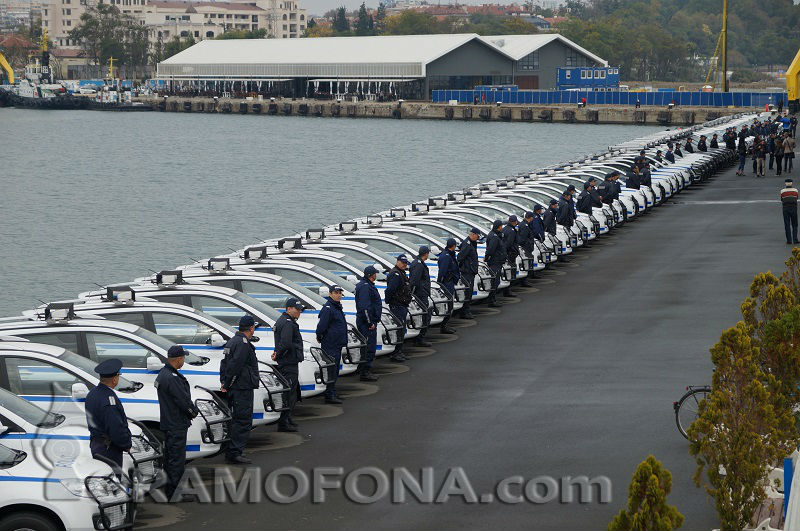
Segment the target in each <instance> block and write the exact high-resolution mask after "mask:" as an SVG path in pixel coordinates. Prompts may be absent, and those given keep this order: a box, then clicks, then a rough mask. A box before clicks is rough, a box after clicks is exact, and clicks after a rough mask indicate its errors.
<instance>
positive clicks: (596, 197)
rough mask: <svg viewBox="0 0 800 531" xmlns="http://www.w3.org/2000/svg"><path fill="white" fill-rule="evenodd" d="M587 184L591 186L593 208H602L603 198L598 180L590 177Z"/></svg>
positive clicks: (590, 193)
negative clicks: (598, 187) (598, 186)
mask: <svg viewBox="0 0 800 531" xmlns="http://www.w3.org/2000/svg"><path fill="white" fill-rule="evenodd" d="M586 183H587V184H588V185H589V195H590V196H591V198H592V207H597V208H600V207H602V206H603V196H601V195H600V193H599V192H598V191H597V179H595V178H594V177H589V179H587V181H586Z"/></svg>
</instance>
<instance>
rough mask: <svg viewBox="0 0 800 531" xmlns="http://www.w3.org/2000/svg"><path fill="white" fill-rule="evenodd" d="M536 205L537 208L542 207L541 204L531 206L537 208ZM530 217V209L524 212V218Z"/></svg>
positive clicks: (531, 215)
mask: <svg viewBox="0 0 800 531" xmlns="http://www.w3.org/2000/svg"><path fill="white" fill-rule="evenodd" d="M537 207H538V208H542V207H541V205H533V208H537ZM532 217H533V212H531V211H530V210H528V211H527V212H525V219H527V218H532Z"/></svg>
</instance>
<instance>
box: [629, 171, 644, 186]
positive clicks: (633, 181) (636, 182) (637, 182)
mask: <svg viewBox="0 0 800 531" xmlns="http://www.w3.org/2000/svg"><path fill="white" fill-rule="evenodd" d="M625 178H626V179H627V181H626V182H625V186H627V187H628V188H633V189H634V190H639V189H640V188H641V187H642V177H641V175H639V174H637V173H636V172H630V173H628V174H626V175H625Z"/></svg>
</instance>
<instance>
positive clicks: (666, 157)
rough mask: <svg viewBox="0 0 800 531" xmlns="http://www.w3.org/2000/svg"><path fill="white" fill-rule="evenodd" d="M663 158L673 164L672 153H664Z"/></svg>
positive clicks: (673, 155) (673, 156) (673, 157)
mask: <svg viewBox="0 0 800 531" xmlns="http://www.w3.org/2000/svg"><path fill="white" fill-rule="evenodd" d="M734 147H735V145H734ZM731 149H733V148H731ZM664 158H665V159H667V160H668V161H670V162H675V154H674V153H672V151H667V152H666V153H664Z"/></svg>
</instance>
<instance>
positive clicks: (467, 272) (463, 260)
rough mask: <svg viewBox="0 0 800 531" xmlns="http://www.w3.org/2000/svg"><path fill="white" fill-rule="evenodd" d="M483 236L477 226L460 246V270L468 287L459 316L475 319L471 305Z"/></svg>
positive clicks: (458, 256)
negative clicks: (479, 245) (479, 241)
mask: <svg viewBox="0 0 800 531" xmlns="http://www.w3.org/2000/svg"><path fill="white" fill-rule="evenodd" d="M480 237H481V231H480V230H479V229H477V228H475V227H472V228H471V229H470V230H469V234H467V237H466V238H464V240H463V241H462V242H461V245H460V246H459V247H458V255H457V256H456V260H457V262H458V272H459V274H460V275H461V278H462V279H463V281H464V285H465V286H466V287H467V291H466V293H465V294H464V305H463V306H462V307H461V309H460V310H459V317H460V318H461V319H474V316H473V315H472V311H470V309H469V306H470V303H471V302H472V295H473V291H474V289H475V287H474V286H475V276H476V275H477V274H478V239H479V238H480Z"/></svg>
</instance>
